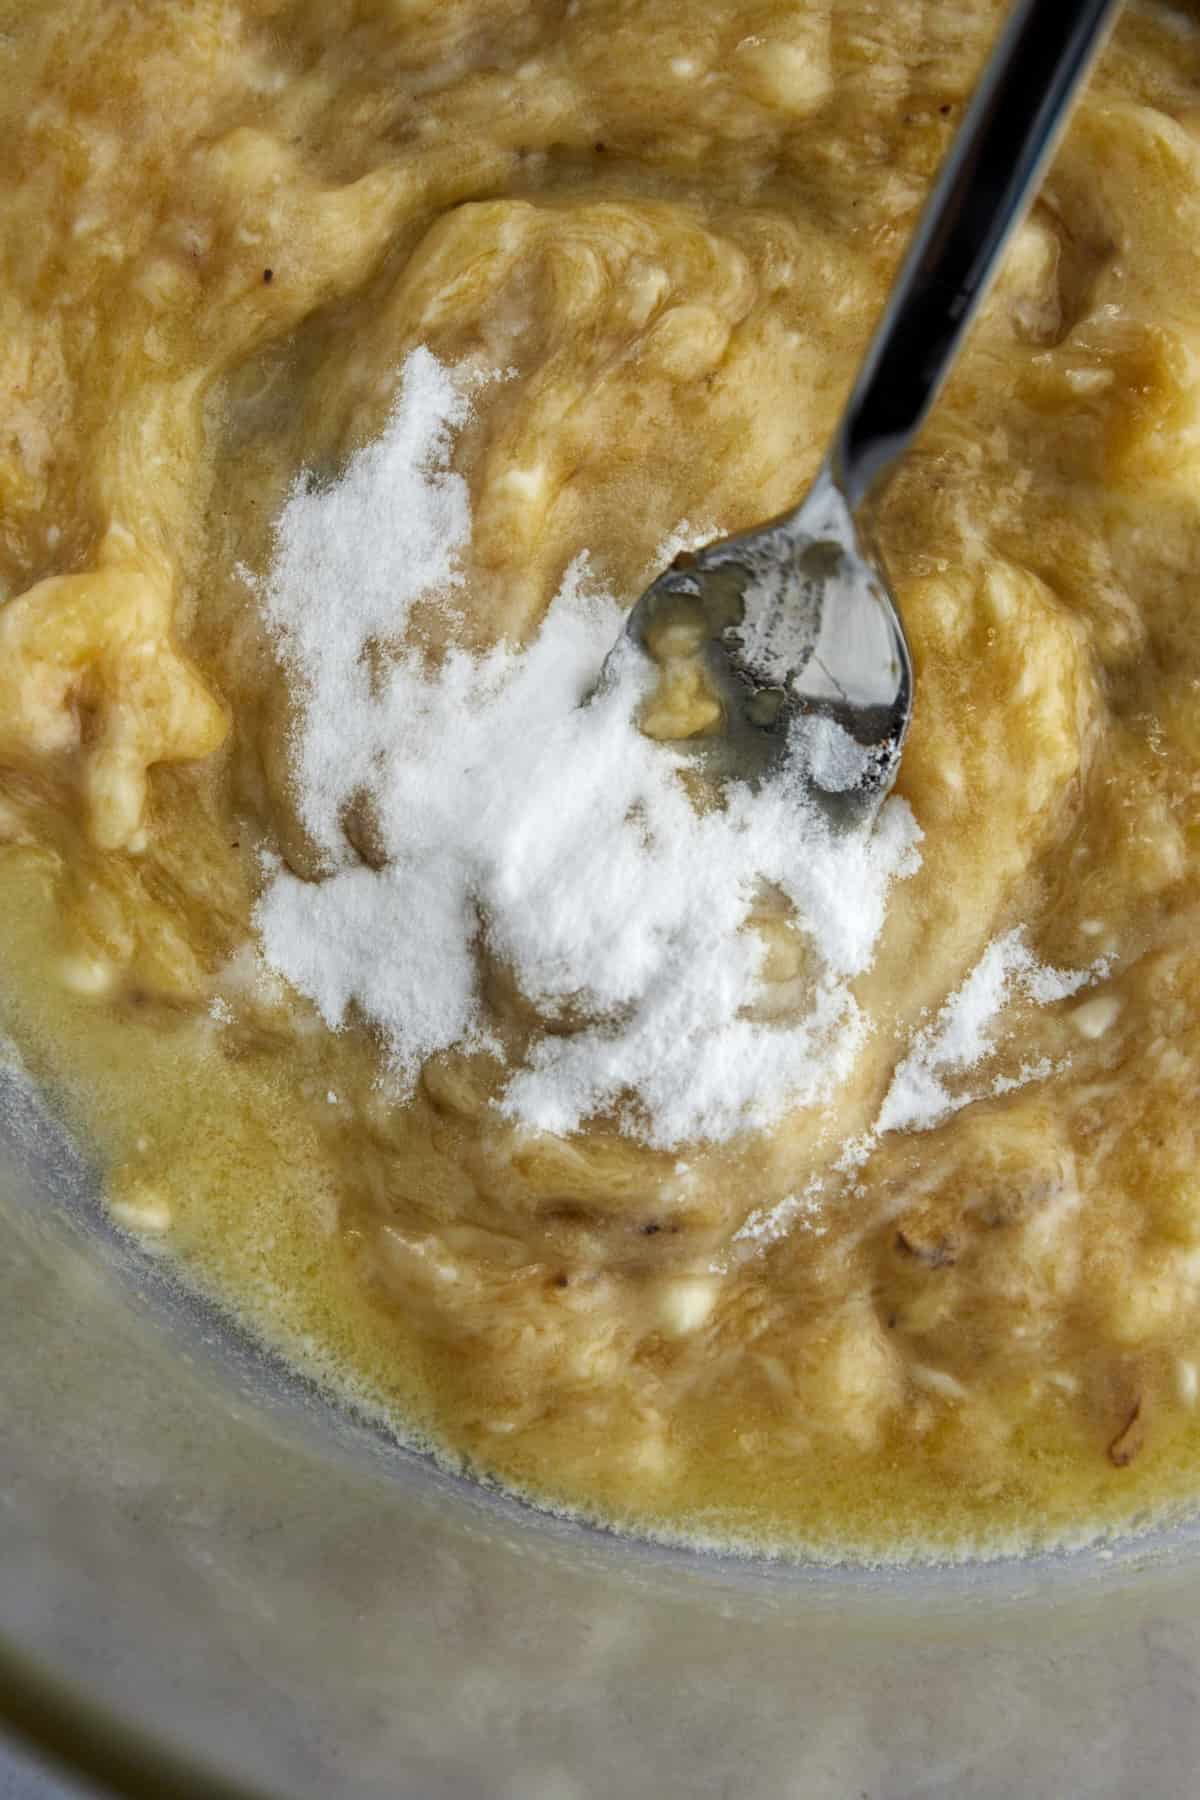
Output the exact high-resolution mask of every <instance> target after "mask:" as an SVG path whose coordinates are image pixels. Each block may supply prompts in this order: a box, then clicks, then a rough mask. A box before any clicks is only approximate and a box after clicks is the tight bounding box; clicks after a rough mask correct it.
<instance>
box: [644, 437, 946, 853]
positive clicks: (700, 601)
mask: <svg viewBox="0 0 1200 1800" xmlns="http://www.w3.org/2000/svg"><path fill="white" fill-rule="evenodd" d="M625 629H626V634H627V635H628V636H629V637H631V638H632V639H633V641H634V642H635V643H636V644H637V645H638V646H639V648H640V649H641V650H642V651H643V652H644V653H645V654H646V655H648V656H649V657H651V658H652V659H653V660H654V661H656V662H660V663H667V662H669V661H670V660H673V659H676V658H678V656H679V653H680V650H681V648H682V649H683V651H684V653H685V654H690V655H691V656H692V657H694V658H695V659H696V662H697V664H698V665H699V666H698V673H699V675H700V679H701V681H702V683H703V686H704V689H705V691H706V693H707V695H708V696H709V697H710V698H711V700H712V702H713V703H714V705H715V708H716V716H715V718H713V719H711V720H710V721H709V722H708V723H707V724H706V725H705V727H704V728H703V729H701V730H700V731H697V732H695V733H694V734H693V735H691V736H689V737H688V738H686V739H683V740H676V741H677V742H678V741H682V742H683V743H685V744H686V746H687V748H688V750H689V751H690V752H691V753H692V754H693V755H695V756H697V757H698V758H701V759H703V761H704V762H705V764H706V766H707V767H708V768H709V769H710V770H711V771H712V773H713V774H714V775H716V776H717V777H719V778H720V777H725V778H738V779H742V780H747V781H750V782H752V783H757V782H760V781H762V780H764V779H767V778H769V777H770V778H779V779H782V780H787V779H789V777H790V776H792V775H794V776H795V777H796V778H797V779H798V780H799V781H800V782H801V783H802V784H803V786H804V788H805V790H806V791H807V793H808V795H809V797H810V798H811V800H812V801H813V802H814V803H815V804H817V805H818V806H819V807H820V808H821V810H822V811H823V812H824V813H825V814H826V815H827V817H828V818H829V820H830V821H831V822H832V823H834V824H835V825H837V826H839V827H857V826H860V825H863V824H866V823H869V822H870V820H871V819H873V818H874V816H875V813H876V812H877V811H878V808H879V806H880V804H881V803H882V801H883V799H884V797H885V795H886V794H887V792H888V789H889V788H890V787H891V785H892V782H893V780H894V779H895V775H896V770H897V767H898V766H899V762H900V753H901V750H902V748H903V745H904V737H905V733H906V732H907V730H908V723H909V718H910V715H911V712H912V696H913V679H912V662H911V659H910V656H909V651H908V643H907V640H906V638H905V635H904V626H903V624H902V623H901V620H900V614H899V611H898V610H897V607H896V605H895V602H894V600H893V598H892V595H891V592H890V590H889V588H888V585H887V580H886V578H885V576H884V573H883V569H882V565H881V563H880V561H879V558H878V556H877V555H876V554H875V552H874V551H873V550H872V549H871V548H870V547H869V546H867V545H866V544H864V543H863V542H862V541H861V539H860V536H859V532H858V530H857V528H856V526H855V521H854V517H853V515H852V513H851V511H850V508H849V505H848V504H847V502H846V500H845V498H844V496H843V495H842V494H841V493H840V491H839V489H838V487H837V484H836V482H835V481H834V479H833V476H832V474H831V473H830V471H829V470H828V469H823V470H822V471H821V474H820V475H819V476H818V477H817V480H816V481H815V482H814V484H813V486H812V488H811V489H810V490H809V493H808V495H807V497H806V499H805V500H804V501H803V502H802V503H801V505H800V506H798V507H797V508H795V510H794V511H792V512H790V513H785V514H784V515H783V516H782V517H780V518H778V519H775V520H773V521H772V522H771V523H769V524H767V525H762V526H759V527H758V528H757V529H756V530H754V531H748V532H743V533H741V534H740V535H739V536H736V537H729V538H722V539H721V540H719V541H718V542H717V543H714V544H710V545H708V546H707V548H705V549H703V550H700V551H697V552H694V553H693V552H684V553H683V554H682V555H681V556H678V557H676V559H675V561H674V562H673V563H672V564H671V566H670V568H668V569H667V570H666V571H665V572H664V573H663V574H662V575H660V576H659V577H658V579H657V580H656V581H655V582H653V583H652V585H651V586H650V587H649V588H647V589H646V592H645V593H644V594H643V595H642V597H641V599H640V600H639V601H638V603H637V605H636V606H635V607H634V608H633V611H632V612H631V613H630V615H629V619H628V621H627V623H626V627H625Z"/></svg>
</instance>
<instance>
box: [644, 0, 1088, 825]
mask: <svg viewBox="0 0 1200 1800" xmlns="http://www.w3.org/2000/svg"><path fill="white" fill-rule="evenodd" d="M1118 3H1119V0H1018V4H1017V5H1016V6H1015V7H1014V9H1013V11H1012V14H1011V16H1010V17H1009V19H1008V22H1007V24H1006V25H1005V27H1004V29H1003V31H1002V33H1001V35H1000V38H999V40H998V42H997V44H996V47H995V49H994V50H993V52H992V55H991V58H990V60H989V62H988V64H987V67H986V69H985V71H984V75H983V78H982V80H981V81H980V84H979V87H978V89H977V90H976V93H975V95H974V98H973V99H972V101H971V104H970V107H969V108H968V111H967V114H966V117H965V118H964V120H963V123H962V126H961V128H960V130H959V132H958V135H957V137H956V138H955V140H954V143H953V145H952V146H951V149H950V152H949V155H948V156H947V158H946V161H945V163H944V165H943V167H942V169H941V172H940V174H939V176H938V179H937V181H936V183H935V185H934V188H933V192H932V194H931V195H930V198H929V200H928V202H927V203H926V206H925V209H924V212H923V213H922V216H921V219H920V222H919V224H918V226H917V230H916V234H915V236H914V238H913V241H912V244H911V246H910V247H909V251H908V255H907V257H906V258H905V261H904V265H903V267H902V268H901V271H900V274H899V276H898V278H897V280H896V283H895V286H894V288H893V290H892V294H891V297H890V299H889V301H888V304H887V307H886V309H885V311H884V314H883V317H882V319H881V321H880V323H879V325H878V327H877V329H876V332H875V336H874V339H873V340H872V343H871V345H870V348H869V349H868V351H867V354H866V357H865V359H864V361H863V364H862V368H861V370H860V371H859V375H858V379H857V381H856V382H855V384H854V388H853V391H852V393H851V395H850V399H849V401H848V403H847V406H846V409H845V412H844V413H843V415H842V419H841V422H840V424H839V425H838V428H837V432H836V434H835V436H834V439H833V443H832V446H831V448H830V451H829V454H828V456H827V457H826V459H825V462H824V463H823V465H822V467H821V470H820V473H819V474H818V476H817V478H816V480H815V481H814V483H813V485H812V487H811V489H810V490H809V492H808V494H807V496H806V497H805V499H804V500H802V501H801V503H800V505H799V506H798V507H796V508H795V510H794V511H792V512H788V513H784V514H783V515H782V516H781V517H780V518H777V519H773V520H771V521H770V522H769V523H767V524H765V525H761V526H759V527H757V528H756V529H755V530H753V531H746V532H742V533H740V534H739V535H738V536H736V537H730V538H724V539H722V540H721V541H720V542H718V543H714V544H710V545H709V546H708V547H707V548H706V549H704V550H701V551H700V552H698V553H697V554H695V555H683V556H680V557H677V558H676V560H675V561H674V562H673V563H672V564H671V567H670V568H669V569H667V570H666V572H665V573H664V574H662V575H660V576H659V577H658V579H657V581H655V582H654V583H653V585H652V586H651V587H649V588H648V589H647V590H646V592H645V593H644V594H643V595H642V597H641V599H640V600H639V601H638V603H637V605H636V606H635V607H634V608H633V611H632V612H631V614H630V616H629V619H628V621H627V624H626V632H627V634H628V636H629V637H631V638H632V639H633V640H634V642H635V643H636V644H638V645H639V646H640V647H641V648H642V649H643V650H645V651H646V652H647V653H648V654H651V655H654V656H657V657H658V659H659V660H663V658H664V656H665V655H666V654H672V655H675V656H678V655H679V654H680V652H681V650H682V651H683V652H685V653H689V654H694V655H695V656H698V657H699V658H700V660H701V666H702V671H703V679H704V681H705V685H706V686H707V688H708V689H709V690H710V693H711V697H712V699H714V700H716V702H717V703H718V705H719V713H720V716H719V719H718V721H717V723H716V725H715V727H710V728H708V729H707V730H706V731H705V732H704V733H703V734H701V735H698V736H693V737H688V738H686V739H683V740H680V742H681V745H682V747H684V748H686V749H688V750H690V751H694V752H695V753H696V754H697V755H699V756H702V757H703V758H704V760H705V762H706V763H707V764H709V765H710V766H711V767H712V769H713V770H714V772H715V773H716V774H717V775H718V776H735V777H740V778H743V779H749V780H752V781H753V780H760V779H762V778H763V777H764V776H765V775H766V774H767V773H768V772H771V771H779V770H781V769H786V770H787V771H788V775H787V778H789V779H797V780H798V781H799V782H800V783H801V785H802V786H803V787H804V788H805V789H806V790H807V791H808V793H809V794H810V795H811V796H812V798H813V799H814V800H815V801H817V803H818V804H819V805H820V806H821V808H822V809H823V810H824V811H825V813H826V814H827V815H828V816H829V817H830V818H831V819H832V820H833V821H834V822H835V823H837V824H838V825H864V824H867V823H869V822H870V820H871V819H872V818H873V817H874V815H875V813H876V811H877V810H878V807H879V805H880V803H881V802H882V800H883V798H884V796H885V795H886V793H887V791H888V789H889V788H890V787H891V785H892V782H893V780H894V779H895V774H896V769H897V767H898V765H899V761H900V753H901V749H902V747H903V744H904V737H905V733H906V731H907V729H908V723H909V718H910V715H911V713H912V705H913V671H912V662H911V659H910V657H909V651H908V644H907V641H906V639H905V636H904V627H903V624H902V623H901V620H900V615H899V612H898V611H897V608H896V603H895V601H894V599H893V597H892V595H891V593H890V592H889V589H888V584H887V578H886V576H885V574H884V572H883V568H882V565H881V562H880V559H879V556H878V554H877V552H876V551H875V549H874V547H873V545H872V543H871V541H870V535H869V531H868V530H867V529H865V527H864V518H863V509H864V508H867V510H868V511H869V507H868V503H869V502H870V501H872V500H873V499H875V498H876V497H877V496H878V494H879V492H880V490H881V489H882V487H883V485H884V483H885V482H886V480H887V478H888V477H889V475H890V474H891V473H892V471H893V470H894V468H895V466H896V463H897V461H898V460H899V458H900V457H901V456H902V454H903V453H904V451H905V450H906V449H907V448H908V446H909V444H910V443H911V442H912V440H913V438H914V437H915V435H916V433H917V431H918V429H919V428H920V426H921V424H922V423H923V422H924V419H925V417H926V415H927V414H928V412H929V409H930V407H931V406H932V405H933V402H934V400H935V399H936V397H937V394H938V391H939V389H940V388H941V385H942V383H943V381H944V380H945V378H946V375H947V374H948V372H949V370H950V367H951V365H952V363H953V361H954V358H955V356H956V355H957V353H958V350H959V347H960V345H961V343H962V341H963V338H964V336H965V334H966V332H967V329H968V327H969V326H970V324H971V321H972V320H973V319H974V317H975V314H976V313H977V312H978V310H979V306H980V303H981V301H982V300H983V297H984V295H985V293H986V291H987V288H988V284H989V282H990V279H991V277H992V276H993V274H994V273H995V271H996V268H997V265H998V264H999V262H1000V258H1001V255H1002V254H1003V251H1004V247H1005V245H1006V244H1007V242H1008V239H1009V237H1010V235H1011V233H1012V231H1013V230H1014V228H1015V226H1016V225H1017V224H1018V222H1019V221H1020V219H1021V217H1022V215H1023V213H1024V210H1025V206H1026V204H1027V202H1028V201H1029V199H1030V198H1031V196H1032V193H1033V190H1034V188H1035V186H1036V183H1037V181H1038V177H1039V175H1040V174H1041V171H1042V169H1043V167H1044V165H1045V162H1046V159H1047V157H1048V155H1049V153H1050V150H1051V148H1052V147H1053V144H1054V141H1055V139H1056V137H1057V134H1058V131H1059V129H1060V127H1061V125H1062V124H1063V122H1064V120H1065V117H1066V114H1067V112H1068V109H1069V107H1070V104H1071V101H1072V99H1073V97H1074V95H1075V93H1076V91H1077V89H1078V88H1079V85H1080V83H1081V82H1082V80H1083V78H1084V76H1085V74H1086V72H1087V69H1088V67H1089V65H1090V63H1091V60H1092V57H1093V55H1094V54H1095V52H1096V50H1097V48H1098V46H1099V43H1100V41H1101V38H1102V36H1103V33H1104V28H1105V26H1106V24H1107V23H1108V21H1109V19H1110V17H1111V16H1112V15H1113V14H1114V13H1115V11H1116V8H1117V4H1118ZM792 771H795V772H796V773H795V775H793V774H792Z"/></svg>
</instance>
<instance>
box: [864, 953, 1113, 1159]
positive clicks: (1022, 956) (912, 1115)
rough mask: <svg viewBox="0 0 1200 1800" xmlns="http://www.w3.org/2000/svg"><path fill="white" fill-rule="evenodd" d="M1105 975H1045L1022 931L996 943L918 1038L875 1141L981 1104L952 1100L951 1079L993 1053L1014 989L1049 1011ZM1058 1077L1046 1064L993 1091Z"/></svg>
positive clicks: (964, 1096)
mask: <svg viewBox="0 0 1200 1800" xmlns="http://www.w3.org/2000/svg"><path fill="white" fill-rule="evenodd" d="M1102 973H1103V965H1102V964H1093V965H1092V966H1091V967H1090V968H1087V969H1083V970H1063V969H1049V968H1046V967H1045V966H1044V965H1042V964H1040V963H1038V962H1036V961H1035V960H1034V956H1033V953H1032V951H1031V950H1030V949H1029V946H1028V945H1027V944H1026V942H1025V940H1024V937H1023V936H1022V934H1021V932H1020V931H1009V932H1007V933H1006V934H1005V935H1004V936H1003V937H999V938H996V939H995V940H994V941H993V942H992V943H991V944H989V945H988V947H987V949H986V950H985V951H984V953H983V955H982V956H981V957H980V959H979V961H978V962H977V963H976V965H975V967H974V969H973V970H972V971H971V973H970V975H968V977H967V979H966V980H965V981H964V982H963V984H962V986H961V987H960V988H959V989H958V991H957V992H956V993H954V994H952V995H951V996H950V998H949V1000H947V1002H946V1004H945V1005H944V1006H943V1008H942V1010H941V1012H940V1013H939V1014H938V1016H937V1019H936V1020H935V1021H934V1023H933V1025H932V1026H930V1027H929V1028H928V1029H926V1030H925V1031H922V1032H918V1034H917V1036H916V1038H915V1039H914V1041H913V1047H912V1049H911V1050H910V1052H909V1054H908V1055H907V1056H906V1057H905V1058H904V1060H903V1062H901V1063H900V1065H899V1067H898V1068H897V1070H896V1073H895V1075H894V1077H893V1079H892V1085H891V1087H890V1088H889V1089H888V1092H887V1095H886V1097H885V1099H884V1102H883V1105H882V1107H881V1108H880V1112H879V1117H878V1119H877V1120H876V1122H875V1135H878V1134H879V1133H880V1132H884V1131H925V1130H928V1129H929V1127H930V1126H931V1125H936V1124H937V1123H938V1122H939V1121H940V1120H941V1119H944V1118H946V1117H947V1116H948V1114H950V1113H952V1112H957V1111H958V1110H959V1108H961V1107H963V1106H966V1105H968V1104H969V1102H970V1101H971V1100H973V1099H974V1098H975V1097H976V1096H975V1095H974V1094H972V1093H970V1092H965V1093H958V1094H954V1093H952V1092H951V1090H950V1089H949V1088H948V1087H947V1085H946V1080H947V1077H949V1076H953V1075H962V1074H965V1073H966V1071H967V1070H968V1069H971V1068H973V1067H974V1066H975V1064H976V1063H978V1062H980V1061H981V1060H982V1059H983V1058H984V1057H985V1056H986V1055H987V1054H988V1053H989V1051H991V1050H992V1049H993V1047H994V1040H993V1032H994V1029H995V1025H996V1021H997V1020H998V1018H999V1017H1000V1014H1001V1013H1002V1011H1003V1010H1004V1007H1005V1006H1006V1005H1007V1004H1008V1002H1009V1000H1010V999H1011V997H1012V995H1013V992H1014V990H1016V991H1018V992H1021V993H1023V994H1024V995H1025V996H1026V998H1027V999H1029V1000H1032V1001H1033V1002H1034V1004H1035V1005H1038V1006H1045V1005H1048V1004H1049V1003H1050V1002H1051V1001H1053V1000H1065V999H1066V998H1067V997H1068V996H1069V995H1071V994H1074V993H1077V992H1078V990H1079V989H1080V988H1081V987H1085V986H1086V985H1087V984H1088V983H1089V982H1091V981H1094V980H1095V979H1096V978H1097V976H1098V975H1100V974H1102ZM1051 1072H1052V1067H1051V1065H1050V1063H1049V1062H1048V1061H1046V1060H1045V1059H1042V1061H1041V1062H1039V1063H1037V1064H1035V1065H1030V1066H1029V1067H1028V1068H1027V1069H1025V1070H1022V1071H1021V1073H1020V1075H1019V1076H1018V1077H1015V1078H1014V1077H1011V1076H1010V1077H1007V1078H1004V1077H999V1078H997V1080H996V1081H995V1082H994V1083H993V1085H992V1092H993V1093H1008V1092H1011V1091H1012V1090H1013V1089H1014V1088H1016V1087H1018V1086H1020V1085H1022V1083H1023V1081H1025V1080H1037V1079H1045V1077H1046V1076H1047V1075H1048V1074H1050V1073H1051Z"/></svg>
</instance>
